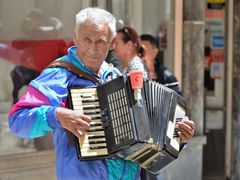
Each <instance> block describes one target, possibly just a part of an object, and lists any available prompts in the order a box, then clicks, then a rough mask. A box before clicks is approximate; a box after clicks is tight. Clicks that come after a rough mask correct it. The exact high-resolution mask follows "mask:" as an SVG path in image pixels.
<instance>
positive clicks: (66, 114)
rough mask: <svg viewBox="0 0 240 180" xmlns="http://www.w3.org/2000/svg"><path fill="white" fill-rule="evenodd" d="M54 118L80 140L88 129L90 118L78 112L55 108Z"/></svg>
mask: <svg viewBox="0 0 240 180" xmlns="http://www.w3.org/2000/svg"><path fill="white" fill-rule="evenodd" d="M55 113H56V116H57V119H58V121H59V122H60V124H61V125H62V127H63V128H65V129H67V130H69V131H71V132H72V133H73V134H75V135H76V136H77V137H78V138H81V137H82V136H83V135H84V134H85V133H86V131H87V130H88V129H89V127H90V122H91V118H90V117H89V116H86V115H84V114H82V113H80V112H78V111H73V110H70V109H66V108H61V107H58V108H56V111H55Z"/></svg>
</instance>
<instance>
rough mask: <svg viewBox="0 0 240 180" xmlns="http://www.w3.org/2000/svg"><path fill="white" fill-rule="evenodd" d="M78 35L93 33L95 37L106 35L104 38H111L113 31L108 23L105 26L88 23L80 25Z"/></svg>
mask: <svg viewBox="0 0 240 180" xmlns="http://www.w3.org/2000/svg"><path fill="white" fill-rule="evenodd" d="M78 33H79V34H82V33H88V34H91V33H93V35H94V34H95V35H97V34H99V35H104V36H107V37H108V38H111V30H110V28H109V26H108V24H106V23H105V24H104V23H97V24H95V23H92V22H89V21H86V22H84V23H82V24H80V26H79V31H78Z"/></svg>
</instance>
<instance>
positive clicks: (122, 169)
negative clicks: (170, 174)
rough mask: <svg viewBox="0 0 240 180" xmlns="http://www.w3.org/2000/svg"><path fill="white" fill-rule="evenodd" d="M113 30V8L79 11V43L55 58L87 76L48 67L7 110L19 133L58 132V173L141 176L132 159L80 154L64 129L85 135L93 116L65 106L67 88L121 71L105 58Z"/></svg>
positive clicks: (76, 40)
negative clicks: (92, 157)
mask: <svg viewBox="0 0 240 180" xmlns="http://www.w3.org/2000/svg"><path fill="white" fill-rule="evenodd" d="M115 36H116V20H115V18H114V16H113V15H112V14H110V13H109V12H107V11H105V10H103V9H99V8H86V9H83V10H81V11H80V12H79V13H78V14H77V15H76V28H75V36H74V43H75V45H76V46H73V47H71V48H70V49H69V50H68V55H66V56H64V57H62V58H60V59H58V60H56V61H59V60H61V61H64V62H68V63H69V64H71V65H74V66H75V67H76V68H77V69H79V70H81V71H82V72H84V74H85V75H86V76H83V77H82V76H78V75H76V74H75V73H73V72H72V71H69V69H68V68H61V67H52V68H47V69H45V70H44V71H43V72H42V73H41V74H40V75H39V76H38V77H37V78H36V79H35V80H33V81H31V83H30V85H29V87H28V89H27V91H26V93H25V94H24V95H23V97H22V98H21V99H20V100H19V101H18V102H17V103H16V104H15V105H14V106H13V108H12V109H11V111H10V113H9V127H10V128H11V130H12V131H13V132H14V133H15V134H17V135H18V136H20V137H23V138H36V137H40V136H43V135H45V134H47V133H48V132H50V131H53V132H54V145H55V150H56V161H57V162H56V166H57V177H58V179H64V180H66V179H69V180H74V179H139V174H140V168H139V166H138V165H137V164H136V163H132V162H130V161H125V160H122V159H120V158H114V159H102V160H89V161H83V160H81V161H80V160H78V157H77V152H76V149H75V147H74V146H72V145H71V142H70V139H69V138H68V134H67V133H66V131H65V130H68V131H70V132H72V133H73V134H75V135H76V136H77V137H78V138H81V137H82V136H83V135H84V133H85V132H86V131H87V130H88V128H89V127H90V122H91V118H90V117H89V116H87V115H83V114H81V113H79V112H78V111H73V110H70V109H68V108H67V107H68V103H67V96H68V89H69V88H71V87H89V86H97V85H98V83H97V82H98V81H101V82H103V83H104V82H106V81H107V80H110V79H112V78H115V77H117V76H119V75H121V74H120V72H119V71H118V70H117V69H116V68H113V67H111V66H108V64H107V63H106V62H105V61H104V59H105V58H106V56H107V53H108V51H109V50H111V49H112V48H113V47H114V44H115ZM85 77H91V78H85ZM191 130H192V129H191Z"/></svg>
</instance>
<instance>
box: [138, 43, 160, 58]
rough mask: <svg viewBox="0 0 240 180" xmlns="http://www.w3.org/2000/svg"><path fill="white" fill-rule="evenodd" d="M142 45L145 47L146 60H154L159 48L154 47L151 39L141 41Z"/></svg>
mask: <svg viewBox="0 0 240 180" xmlns="http://www.w3.org/2000/svg"><path fill="white" fill-rule="evenodd" d="M141 45H142V47H143V49H144V52H145V53H144V59H145V61H154V58H155V56H156V54H157V51H158V49H157V48H156V47H154V46H153V45H152V44H151V43H150V42H149V41H141Z"/></svg>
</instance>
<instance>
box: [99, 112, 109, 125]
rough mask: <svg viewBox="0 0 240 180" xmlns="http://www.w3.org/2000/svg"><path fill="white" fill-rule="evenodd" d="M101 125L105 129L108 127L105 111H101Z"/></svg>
mask: <svg viewBox="0 0 240 180" xmlns="http://www.w3.org/2000/svg"><path fill="white" fill-rule="evenodd" d="M101 116H102V125H103V127H104V128H105V129H106V128H108V127H109V126H110V123H109V118H108V111H107V109H103V110H101Z"/></svg>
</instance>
